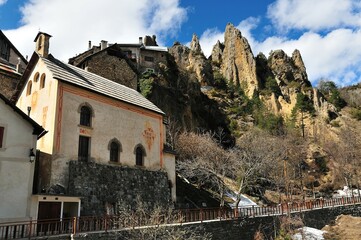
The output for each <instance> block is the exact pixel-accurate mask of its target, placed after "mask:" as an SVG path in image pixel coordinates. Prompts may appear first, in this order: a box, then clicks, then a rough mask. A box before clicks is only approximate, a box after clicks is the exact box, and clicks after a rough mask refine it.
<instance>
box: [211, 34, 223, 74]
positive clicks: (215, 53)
mask: <svg viewBox="0 0 361 240" xmlns="http://www.w3.org/2000/svg"><path fill="white" fill-rule="evenodd" d="M223 50H224V45H223V44H221V42H220V41H219V40H218V41H217V43H216V45H214V46H213V50H212V55H211V59H212V64H213V65H215V66H217V67H219V66H220V65H221V63H222V56H223Z"/></svg>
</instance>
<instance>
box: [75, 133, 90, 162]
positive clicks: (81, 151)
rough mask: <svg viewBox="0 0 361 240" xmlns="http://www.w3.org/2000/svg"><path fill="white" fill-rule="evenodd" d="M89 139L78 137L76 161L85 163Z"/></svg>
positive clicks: (87, 155)
mask: <svg viewBox="0 0 361 240" xmlns="http://www.w3.org/2000/svg"><path fill="white" fill-rule="evenodd" d="M89 150H90V137H85V136H79V146H78V160H79V161H84V162H87V161H88V160H89V155H90V154H89V153H90V151H89Z"/></svg>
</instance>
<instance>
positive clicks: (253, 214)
mask: <svg viewBox="0 0 361 240" xmlns="http://www.w3.org/2000/svg"><path fill="white" fill-rule="evenodd" d="M252 216H253V217H255V212H254V205H252Z"/></svg>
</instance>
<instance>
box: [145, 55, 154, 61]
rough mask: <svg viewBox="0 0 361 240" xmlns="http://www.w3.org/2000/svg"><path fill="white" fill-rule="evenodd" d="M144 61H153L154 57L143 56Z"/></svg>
mask: <svg viewBox="0 0 361 240" xmlns="http://www.w3.org/2000/svg"><path fill="white" fill-rule="evenodd" d="M144 61H147V62H154V57H149V56H144Z"/></svg>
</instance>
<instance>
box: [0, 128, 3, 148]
mask: <svg viewBox="0 0 361 240" xmlns="http://www.w3.org/2000/svg"><path fill="white" fill-rule="evenodd" d="M3 140H4V127H0V148H2V147H3Z"/></svg>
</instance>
